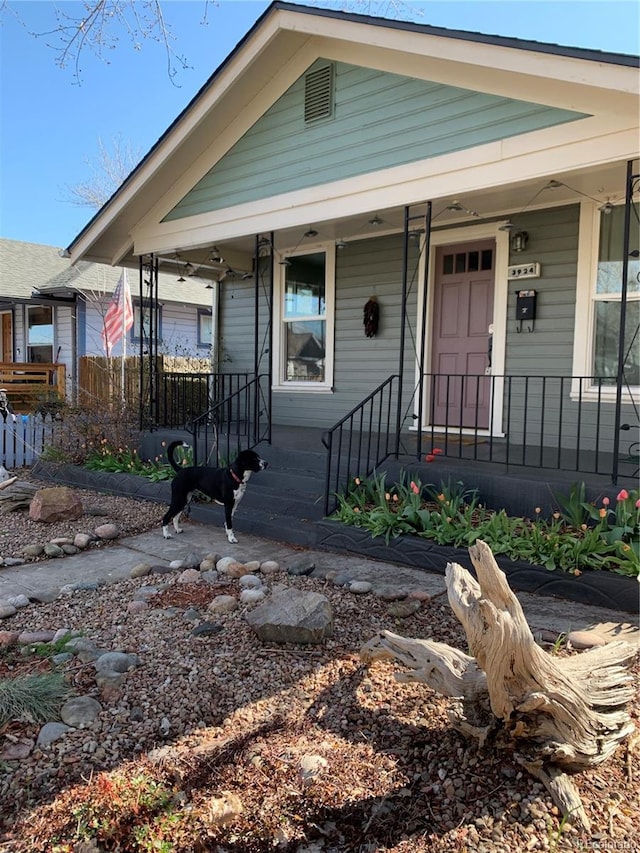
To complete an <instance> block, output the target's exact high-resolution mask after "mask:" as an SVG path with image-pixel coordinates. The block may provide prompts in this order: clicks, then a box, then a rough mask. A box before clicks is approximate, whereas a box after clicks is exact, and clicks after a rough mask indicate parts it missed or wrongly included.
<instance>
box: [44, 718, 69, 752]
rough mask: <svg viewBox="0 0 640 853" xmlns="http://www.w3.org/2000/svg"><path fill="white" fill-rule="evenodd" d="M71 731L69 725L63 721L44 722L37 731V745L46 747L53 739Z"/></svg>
mask: <svg viewBox="0 0 640 853" xmlns="http://www.w3.org/2000/svg"><path fill="white" fill-rule="evenodd" d="M70 731H73V729H72V728H71V726H68V725H66V724H65V723H45V724H44V726H43V727H42V728H41V729H40V731H39V733H38V739H37V741H36V744H37V746H40V747H47V746H50V745H51V744H52V743H53V742H54V741H56V740H59V738H61V737H62V736H63V735H65V734H66V733H67V732H70Z"/></svg>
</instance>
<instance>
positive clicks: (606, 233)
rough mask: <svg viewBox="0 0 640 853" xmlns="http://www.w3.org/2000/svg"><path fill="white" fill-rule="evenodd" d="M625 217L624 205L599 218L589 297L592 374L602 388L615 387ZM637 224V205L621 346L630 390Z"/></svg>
mask: <svg viewBox="0 0 640 853" xmlns="http://www.w3.org/2000/svg"><path fill="white" fill-rule="evenodd" d="M624 216H625V208H624V205H617V206H615V207H614V208H613V210H612V211H611V213H609V214H601V215H600V228H599V241H598V264H597V272H596V277H595V287H594V291H593V294H592V302H593V306H592V313H591V316H592V364H591V371H592V373H593V375H594V376H595V377H602V379H603V385H604V386H613V385H615V383H616V376H617V371H618V350H619V330H620V313H621V304H622V299H621V295H622V272H623V246H624ZM639 222H640V205H639V204H637V203H636V204H634V205H632V209H631V228H630V245H629V251H630V257H629V263H628V273H627V300H626V319H625V345H624V354H625V359H624V377H625V383H626V384H627V385H631V386H640V333H639V329H640V258H638V257H637V256H636V257H633V252H634V251H635V252H636V253H637V251H638V243H639V239H638V237H639V228H638V223H639Z"/></svg>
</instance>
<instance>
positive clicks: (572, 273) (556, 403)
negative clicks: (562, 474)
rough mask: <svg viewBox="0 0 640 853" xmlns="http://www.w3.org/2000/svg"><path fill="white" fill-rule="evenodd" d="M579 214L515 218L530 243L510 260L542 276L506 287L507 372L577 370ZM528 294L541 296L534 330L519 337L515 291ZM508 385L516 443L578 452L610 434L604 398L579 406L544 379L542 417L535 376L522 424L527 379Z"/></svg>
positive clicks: (566, 210) (561, 211) (570, 209)
mask: <svg viewBox="0 0 640 853" xmlns="http://www.w3.org/2000/svg"><path fill="white" fill-rule="evenodd" d="M579 214H580V209H579V206H578V205H569V206H566V207H557V208H552V209H548V210H541V211H532V212H530V213H523V214H521V215H519V216H518V218H517V227H518V229H520V230H524V231H527V232H528V234H529V243H528V246H527V250H526V251H525V252H521V253H518V254H512V255H511V258H510V263H512V264H519V263H527V262H533V261H538V262H539V263H540V266H541V276H540V278H539V279H529V280H526V281H520V282H518V281H510V282H509V300H508V311H507V338H506V373H507V374H508V375H510V376H513V377H516V376H522V377H527V376H528V377H534V376H547V377H562V376H564V377H570V376H571V375H572V373H573V339H574V324H575V308H576V277H577V260H578V226H579ZM525 289H533V290H536V291H537V294H538V295H537V306H536V320H535V324H534V326H533V331H532V332H529V331H527V329H528V326H529V325H530V324H528V323H526V322H524V323H523V324H522V331H521V332H518V331H517V325H518V324H517V323H516V321H515V319H514V318H515V306H516V293H517V291H518V290H525ZM586 386H587V383H585V388H586ZM510 388H511V410H510V412H508V411H507V403H508V401H507V400H505V413H504V418H505V421H504V426H505V429H508V432H509V440H510V441H511V442H513V443H520V442H522V441H526V442H527V444H531V443H536V442H539V441H541V440H543V441H544V444H545V445H546V446H551V447H555V446H558V445H560V446H562V447H575V446H576V444H577V442H578V440H579V442H580V446H581V447H583V448H584V449H585V450H589V449H593V448H594V447H595V444H596V441H599V443H600V446H601V447H602V444H603V441H606V436H607V435H608V436H609V437H611V436H612V432H613V426H614V415H615V407H614V403H613V400H611V401H609V400H607V401H606V402H605V401H603V402H602V404H601V405H600V407H598V404H597V403H595V402H583V403H579V401H577V400H572V399H570V390H571V383H570V382H568V381H567V382H566V383H565V385H564V388H563V392H562V393H561V391H560V385H559V382H558V381H554V380H551V379H550V380H547V382H546V390H545V392H544V393H545V396H546V403H545V405H544V414H543V412H542V395H543V389H542V383H541V382H540V381H538V380H533V379H531V380H530V382H529V385H528V401H527V406H526V409H527V414H526V419H525V398H526V395H527V382H526V381H525V380H513V381H512V383H511V386H510ZM536 399H537V401H538V402H537V403H536ZM561 409H562V424H560V411H561ZM631 415H632V409H631V407H623V420H624V419H625V418H628V417H630V416H631ZM507 419H509V423H508V426H507ZM623 438H624V436H623Z"/></svg>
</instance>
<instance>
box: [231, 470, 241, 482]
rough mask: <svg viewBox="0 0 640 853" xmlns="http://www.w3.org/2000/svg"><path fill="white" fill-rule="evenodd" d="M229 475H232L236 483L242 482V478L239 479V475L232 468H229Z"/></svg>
mask: <svg viewBox="0 0 640 853" xmlns="http://www.w3.org/2000/svg"><path fill="white" fill-rule="evenodd" d="M229 473H230V474H231V476H232V477H233V479H234V480H235V481H236V483H241V482H242V477H238V475H237V474H236V472H235V471H234V470H233V469H232V468H229Z"/></svg>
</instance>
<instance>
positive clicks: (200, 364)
mask: <svg viewBox="0 0 640 853" xmlns="http://www.w3.org/2000/svg"><path fill="white" fill-rule="evenodd" d="M148 364H149V360H148V359H146V358H145V359H144V362H143V368H144V372H145V374H146V373H148V370H149V368H148ZM210 370H211V360H210V359H208V358H190V357H184V356H171V355H159V356H158V358H157V361H156V372H157V373H184V374H190V373H207V372H208V371H210ZM123 377H124V385H123ZM146 393H147V389H146V388H145V387H142V386H141V384H140V356H138V355H130V356H126V357H125V360H124V371H123V369H122V357H121V356H111V358H106V357H105V356H98V355H85V356H82V357H81V358H80V364H79V370H78V395H79V402H80V404H83V403H86V402H87V401H88V400H89V399H93V400H103V401H104V402H109V401H110V400H114V399H116V400H124V401H125V402H126V403H127V405H128V406H131V407H132V408H138V406H140V404H141V402H142V403H144V400H145V396H146Z"/></svg>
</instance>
